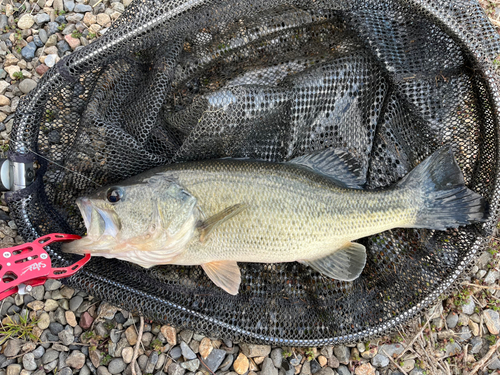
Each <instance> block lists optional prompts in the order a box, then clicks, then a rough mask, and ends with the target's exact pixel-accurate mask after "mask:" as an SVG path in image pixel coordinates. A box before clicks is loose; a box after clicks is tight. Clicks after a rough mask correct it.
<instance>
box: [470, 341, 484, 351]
mask: <svg viewBox="0 0 500 375" xmlns="http://www.w3.org/2000/svg"><path fill="white" fill-rule="evenodd" d="M470 343H471V345H472V347H471V349H470V353H471V354H477V353H479V352H480V351H481V348H482V347H483V339H482V338H481V337H473V338H472V339H471V340H470Z"/></svg>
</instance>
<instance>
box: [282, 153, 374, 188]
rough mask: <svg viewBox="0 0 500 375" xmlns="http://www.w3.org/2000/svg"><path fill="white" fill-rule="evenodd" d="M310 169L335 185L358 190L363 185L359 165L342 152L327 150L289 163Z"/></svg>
mask: <svg viewBox="0 0 500 375" xmlns="http://www.w3.org/2000/svg"><path fill="white" fill-rule="evenodd" d="M289 163H293V164H298V165H302V166H305V167H307V168H309V169H312V170H313V171H315V172H316V173H320V174H322V175H324V176H327V177H329V178H331V179H333V180H334V182H335V183H336V184H337V185H340V186H342V187H346V188H351V189H360V188H361V186H362V185H364V183H365V178H364V177H363V176H362V175H361V173H362V171H361V165H360V164H359V162H358V161H357V160H356V159H354V157H353V156H352V155H351V154H350V153H348V152H346V151H343V150H340V149H333V148H327V149H325V150H321V151H315V152H312V153H310V154H307V155H303V156H299V157H297V158H295V159H292V160H290V161H289Z"/></svg>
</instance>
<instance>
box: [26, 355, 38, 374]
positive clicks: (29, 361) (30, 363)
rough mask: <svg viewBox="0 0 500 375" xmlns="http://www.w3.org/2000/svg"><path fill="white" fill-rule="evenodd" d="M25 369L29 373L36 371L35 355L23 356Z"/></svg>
mask: <svg viewBox="0 0 500 375" xmlns="http://www.w3.org/2000/svg"><path fill="white" fill-rule="evenodd" d="M23 367H24V368H25V369H26V370H29V371H34V370H36V368H37V365H36V362H35V356H34V355H33V353H26V354H25V355H24V356H23Z"/></svg>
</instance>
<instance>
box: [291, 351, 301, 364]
mask: <svg viewBox="0 0 500 375" xmlns="http://www.w3.org/2000/svg"><path fill="white" fill-rule="evenodd" d="M300 361H302V356H301V355H300V354H297V355H296V356H295V357H293V358H292V359H290V364H291V365H292V366H298V365H300Z"/></svg>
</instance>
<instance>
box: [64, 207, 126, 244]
mask: <svg viewBox="0 0 500 375" xmlns="http://www.w3.org/2000/svg"><path fill="white" fill-rule="evenodd" d="M76 205H77V206H78V208H79V209H80V212H81V214H82V217H83V222H84V224H85V227H86V228H87V236H85V237H83V238H82V239H80V240H76V241H73V242H70V243H65V244H63V247H62V250H63V251H64V252H66V253H73V254H88V253H94V252H103V251H109V250H110V249H111V248H112V246H111V244H112V243H116V237H117V236H118V234H119V232H120V229H121V224H120V220H119V218H118V215H116V213H115V212H114V211H112V210H110V209H106V208H102V207H99V206H98V205H97V204H96V202H93V200H92V199H90V198H78V199H77V200H76Z"/></svg>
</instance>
